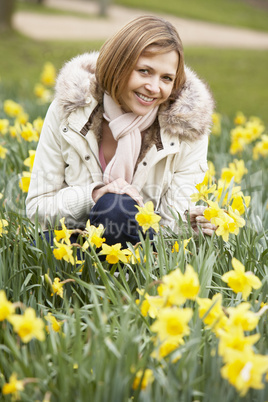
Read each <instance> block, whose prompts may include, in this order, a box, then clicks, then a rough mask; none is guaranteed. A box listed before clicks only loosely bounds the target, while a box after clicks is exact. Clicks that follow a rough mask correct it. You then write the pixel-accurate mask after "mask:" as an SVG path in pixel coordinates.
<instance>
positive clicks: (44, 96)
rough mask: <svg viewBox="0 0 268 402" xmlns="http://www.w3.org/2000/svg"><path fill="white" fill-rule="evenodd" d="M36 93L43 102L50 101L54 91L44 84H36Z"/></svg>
mask: <svg viewBox="0 0 268 402" xmlns="http://www.w3.org/2000/svg"><path fill="white" fill-rule="evenodd" d="M34 94H35V96H36V97H37V98H38V99H39V100H40V102H41V103H48V102H50V100H51V98H52V93H51V91H50V90H49V89H47V88H46V87H45V86H44V85H43V84H36V85H35V87H34Z"/></svg>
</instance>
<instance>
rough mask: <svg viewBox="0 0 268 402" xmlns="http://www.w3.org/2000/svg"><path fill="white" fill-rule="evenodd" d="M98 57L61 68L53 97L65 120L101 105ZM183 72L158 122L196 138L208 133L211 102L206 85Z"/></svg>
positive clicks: (76, 60)
mask: <svg viewBox="0 0 268 402" xmlns="http://www.w3.org/2000/svg"><path fill="white" fill-rule="evenodd" d="M97 58H98V52H92V53H85V54H82V55H80V56H77V57H75V58H73V59H71V60H70V61H69V62H67V63H66V64H65V65H64V66H63V68H62V69H61V71H60V73H59V75H58V78H57V83H56V100H57V103H58V106H59V112H60V117H61V118H62V119H64V120H67V119H68V117H69V116H70V114H71V113H73V112H75V111H76V110H77V109H79V108H87V107H88V106H89V105H90V104H93V103H94V104H95V103H96V101H97V103H99V104H102V93H101V91H100V90H99V89H98V87H97V85H96V79H95V69H96V62H97ZM185 73H186V82H185V84H184V86H183V87H182V88H181V90H180V91H179V92H178V93H177V94H176V98H175V101H173V102H170V101H167V102H165V103H164V104H163V105H161V107H160V108H159V113H158V121H159V125H160V128H161V130H163V131H164V132H165V134H167V135H169V136H171V137H172V136H178V137H179V139H180V140H188V141H195V140H197V139H199V138H200V137H201V136H203V135H208V134H209V132H210V128H211V124H212V113H213V107H214V102H213V98H212V96H211V93H210V91H209V89H208V87H207V85H206V84H204V82H202V81H201V80H200V79H199V78H198V77H197V75H196V74H195V73H194V72H193V71H192V70H191V69H190V68H189V67H187V66H185Z"/></svg>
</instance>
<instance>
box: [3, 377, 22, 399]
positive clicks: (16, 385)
mask: <svg viewBox="0 0 268 402" xmlns="http://www.w3.org/2000/svg"><path fill="white" fill-rule="evenodd" d="M23 390H24V384H23V381H22V380H17V374H16V373H12V375H11V376H10V378H9V382H7V383H5V384H4V385H3V388H2V393H3V395H9V394H12V395H13V396H14V398H15V400H18V399H19V392H20V391H23Z"/></svg>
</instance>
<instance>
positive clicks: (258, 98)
mask: <svg viewBox="0 0 268 402" xmlns="http://www.w3.org/2000/svg"><path fill="white" fill-rule="evenodd" d="M101 45H102V42H101V41H98V42H88V41H84V42H72V41H68V42H64V41H53V42H42V41H34V40H32V39H29V38H26V37H24V36H22V35H20V34H18V33H16V32H13V33H9V34H7V35H6V36H4V35H3V36H2V37H1V39H0V52H1V54H4V55H5V57H2V58H1V59H0V77H1V79H2V84H3V86H4V88H3V90H4V91H5V92H6V96H9V97H10V96H11V97H13V98H14V97H15V98H16V99H19V100H23V99H25V98H27V99H28V98H32V99H33V96H34V95H33V87H34V85H35V83H36V82H38V80H39V76H40V71H41V70H42V67H43V64H44V63H45V62H46V61H50V62H52V63H53V64H54V65H55V67H56V69H57V70H58V69H60V67H61V66H62V65H63V63H64V62H66V61H67V60H69V59H70V58H72V57H74V56H75V55H77V54H81V53H84V52H87V51H92V50H98V49H99V48H100V46H101ZM185 62H186V64H187V65H188V66H190V67H192V68H193V69H194V70H195V71H196V72H197V74H198V75H199V76H200V77H201V78H203V79H204V80H205V81H206V82H207V84H208V85H209V86H210V88H211V91H212V92H213V95H214V97H215V100H216V104H217V111H219V112H220V113H223V114H226V115H228V116H230V117H232V116H233V115H234V114H235V113H236V111H238V110H241V111H243V112H244V113H245V114H247V115H258V116H259V117H261V118H262V119H263V120H264V121H265V122H266V124H267V123H268V117H267V104H268V95H267V90H266V85H264V83H266V82H267V78H268V73H267V65H268V52H267V51H257V50H256V51H254V50H251V51H249V50H237V49H217V50H216V49H212V48H196V47H187V48H185Z"/></svg>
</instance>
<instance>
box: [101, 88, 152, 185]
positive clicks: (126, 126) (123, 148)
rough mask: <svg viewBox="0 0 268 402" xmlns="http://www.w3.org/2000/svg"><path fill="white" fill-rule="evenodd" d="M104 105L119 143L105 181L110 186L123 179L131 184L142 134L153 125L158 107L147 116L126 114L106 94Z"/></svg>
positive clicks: (106, 170) (105, 172) (105, 113)
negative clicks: (111, 183) (113, 182)
mask: <svg viewBox="0 0 268 402" xmlns="http://www.w3.org/2000/svg"><path fill="white" fill-rule="evenodd" d="M103 105H104V114H103V117H104V118H105V120H107V121H108V122H109V127H110V129H111V131H112V134H113V136H114V139H115V140H116V141H117V142H118V143H117V148H116V152H115V154H114V156H113V158H112V159H111V161H110V162H109V163H108V165H107V166H106V169H105V171H104V173H103V181H104V183H105V184H108V183H110V182H112V181H114V180H116V179H118V178H120V177H121V178H122V179H125V180H126V181H127V182H128V183H129V184H131V182H132V178H133V174H134V168H135V165H136V162H137V159H138V156H139V153H140V149H141V132H142V131H144V130H146V128H148V127H150V126H151V125H152V124H153V122H154V120H155V118H156V115H157V111H158V107H155V108H153V109H151V110H150V111H149V112H148V113H147V114H146V115H145V116H138V115H136V114H134V113H124V112H123V111H122V109H121V107H120V106H119V105H117V104H116V103H115V101H114V100H113V99H112V98H111V96H109V95H107V94H104V98H103Z"/></svg>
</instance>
